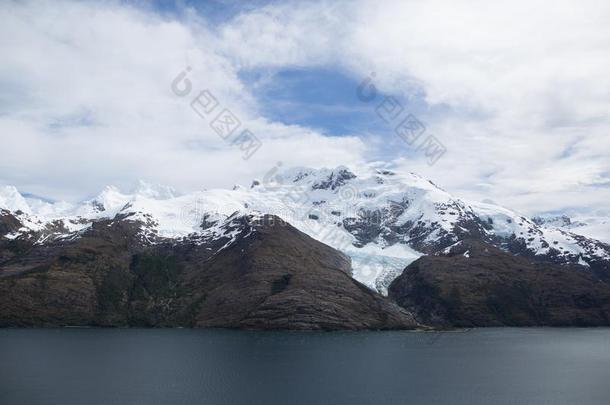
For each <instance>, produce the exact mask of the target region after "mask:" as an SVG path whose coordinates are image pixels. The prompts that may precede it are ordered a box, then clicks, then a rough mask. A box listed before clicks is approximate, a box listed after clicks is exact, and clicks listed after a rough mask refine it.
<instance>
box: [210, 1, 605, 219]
mask: <svg viewBox="0 0 610 405" xmlns="http://www.w3.org/2000/svg"><path fill="white" fill-rule="evenodd" d="M295 27H297V28H295ZM222 32H223V33H224V37H223V38H224V40H225V41H226V42H227V43H228V45H225V46H224V49H228V50H229V52H228V54H230V55H233V56H234V57H235V60H236V63H238V64H239V65H243V66H251V65H254V66H271V67H273V66H277V65H278V64H281V65H286V64H289V65H308V64H309V65H323V64H329V65H333V64H334V65H338V66H341V67H342V68H343V69H346V70H347V71H348V72H351V73H352V74H353V75H354V76H355V77H364V76H367V75H368V74H369V72H371V71H374V72H376V85H377V86H378V87H380V88H381V89H383V90H384V91H386V92H390V93H398V94H401V93H402V94H410V93H413V92H415V91H421V92H423V94H424V95H425V100H426V102H427V103H428V104H429V105H430V106H431V107H434V106H447V107H449V109H448V110H449V112H448V113H447V114H445V115H443V116H430V121H427V122H426V123H427V124H428V128H429V130H430V131H431V132H432V133H434V134H435V135H436V136H437V137H438V138H439V139H441V140H442V141H443V143H445V144H446V146H447V148H448V153H447V154H446V155H445V157H443V159H442V160H440V161H439V163H437V165H436V166H434V167H429V166H428V165H427V164H425V162H424V159H423V157H422V158H420V159H415V160H414V159H411V160H410V161H408V162H407V164H405V167H408V168H410V169H411V170H416V171H419V172H420V173H422V174H423V175H426V176H429V177H431V178H433V179H435V180H436V181H438V183H439V184H444V185H445V187H447V188H448V189H450V190H451V191H454V192H457V193H458V194H468V195H471V196H473V197H476V198H481V199H482V198H486V197H492V198H493V199H495V200H498V201H501V202H505V203H511V204H513V205H514V206H516V208H518V209H521V210H524V211H527V212H534V211H536V210H539V209H544V208H545V207H544V206H546V205H550V206H562V205H563V206H564V207H568V206H571V205H576V206H587V205H596V204H607V203H606V202H605V200H604V198H605V197H606V196H607V194H608V193H607V188H606V189H604V188H601V187H599V184H603V183H604V180H603V179H604V178H605V179H606V184H607V178H608V173H609V172H610V116H609V112H610V76H608V72H609V71H610V54H609V53H608V49H609V48H608V47H609V45H610V3H608V2H607V1H575V0H571V1H567V0H564V1H556V2H553V3H552V4H549V3H548V2H545V1H540V0H533V1H532V0H527V1H525V0H523V1H512V2H504V3H501V2H488V1H482V0H481V1H440V0H436V1H434V0H433V1H421V0H414V1H406V2H405V1H388V2H382V3H381V2H377V1H360V2H357V3H355V2H332V3H331V2H316V3H307V4H305V5H304V4H302V3H298V4H295V3H288V4H285V3H283V4H282V5H272V6H268V7H267V8H265V9H262V10H256V11H254V12H251V13H248V14H244V15H241V16H239V17H238V18H236V19H235V20H234V21H233V22H232V23H230V24H229V25H228V26H227V27H225V28H224V29H223V30H222ZM254 50H256V52H254ZM424 118H425V117H424ZM398 163H399V164H403V163H404V162H402V161H400V162H398ZM604 176H605V177H604ZM600 178H601V180H600ZM593 184H596V186H594V185H593ZM575 190H579V192H578V193H576V195H575V193H574V191H575ZM578 196H580V198H579V197H578ZM562 200H563V201H562Z"/></svg>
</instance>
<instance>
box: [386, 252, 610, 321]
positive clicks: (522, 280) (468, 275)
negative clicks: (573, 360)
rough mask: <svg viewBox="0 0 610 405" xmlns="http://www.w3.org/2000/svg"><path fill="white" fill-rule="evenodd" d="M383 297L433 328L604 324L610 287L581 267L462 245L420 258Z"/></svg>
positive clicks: (609, 306) (609, 309) (609, 314)
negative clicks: (445, 251) (442, 252)
mask: <svg viewBox="0 0 610 405" xmlns="http://www.w3.org/2000/svg"><path fill="white" fill-rule="evenodd" d="M389 297H390V298H391V299H393V300H394V301H395V302H397V303H398V304H399V305H401V306H402V307H404V308H405V309H407V310H409V311H412V312H413V313H414V314H415V316H416V318H417V319H418V320H419V321H420V322H422V323H426V324H430V325H436V326H460V327H470V326H602V325H603V326H608V325H610V285H609V284H607V283H606V282H603V281H602V280H601V279H600V278H599V277H598V276H596V274H595V272H594V271H593V270H592V269H590V268H587V267H585V266H559V265H554V264H550V263H544V262H540V261H537V260H535V259H532V258H527V257H519V256H515V255H512V254H510V253H507V252H505V251H503V250H500V249H498V248H495V247H494V246H492V245H489V244H486V243H482V242H476V241H468V242H463V243H461V244H459V245H458V246H456V247H454V248H453V249H452V250H451V251H450V252H449V253H448V254H447V255H442V256H425V257H422V258H420V259H418V260H417V261H415V262H413V263H412V264H411V265H409V266H408V267H407V268H406V269H405V270H404V272H403V273H402V275H400V276H399V277H398V278H397V279H396V280H394V282H393V283H392V284H391V285H390V287H389Z"/></svg>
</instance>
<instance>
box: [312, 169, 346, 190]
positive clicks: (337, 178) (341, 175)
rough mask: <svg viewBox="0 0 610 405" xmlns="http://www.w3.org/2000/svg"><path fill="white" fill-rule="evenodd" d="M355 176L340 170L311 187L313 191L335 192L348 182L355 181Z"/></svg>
mask: <svg viewBox="0 0 610 405" xmlns="http://www.w3.org/2000/svg"><path fill="white" fill-rule="evenodd" d="M355 178H356V175H355V174H354V173H352V172H350V171H349V170H347V169H340V170H338V171H337V172H336V173H335V172H332V173H331V174H330V175H328V177H327V178H326V179H324V180H322V181H320V182H318V183H315V184H313V185H312V189H314V190H328V189H331V190H335V189H337V188H339V187H341V186H342V185H344V184H345V183H346V182H347V181H348V180H351V179H355Z"/></svg>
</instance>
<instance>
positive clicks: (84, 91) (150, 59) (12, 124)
mask: <svg viewBox="0 0 610 405" xmlns="http://www.w3.org/2000/svg"><path fill="white" fill-rule="evenodd" d="M0 21H2V22H3V24H1V25H0V38H1V39H0V53H1V54H2V55H3V61H2V64H1V65H0V88H1V93H2V94H3V96H2V98H1V99H0V142H1V143H2V145H3V147H2V159H1V160H0V183H7V184H15V185H17V186H19V187H20V189H22V190H25V191H29V192H34V193H37V194H42V195H49V196H52V197H55V198H66V199H71V200H74V199H79V198H83V197H85V196H87V195H88V194H92V193H95V192H97V191H98V190H99V189H101V188H102V186H103V185H105V184H107V183H115V184H118V185H120V186H123V187H127V186H129V185H130V184H131V183H133V182H135V180H136V179H138V178H145V179H149V180H152V181H156V182H162V183H168V184H171V185H173V186H176V187H178V188H180V189H183V190H185V191H186V190H191V189H197V188H199V189H200V188H204V187H221V186H222V187H230V186H231V184H233V183H235V182H242V183H247V182H249V181H250V180H251V179H252V178H253V177H255V176H260V175H262V174H263V173H264V172H265V171H266V170H268V169H269V168H271V167H273V166H274V165H275V163H276V162H277V161H278V160H282V161H285V162H291V163H294V164H302V165H312V166H319V165H324V164H326V165H338V164H340V163H343V162H347V163H348V164H350V163H351V164H356V163H360V162H362V161H363V151H364V147H363V144H362V142H361V141H360V140H358V139H357V138H352V137H342V138H327V137H324V136H323V135H321V134H319V133H316V132H313V131H311V130H310V129H308V128H302V127H298V126H285V125H282V124H278V123H272V122H269V121H267V120H265V119H264V118H262V117H260V116H259V115H258V114H257V106H256V102H255V100H254V99H253V97H252V96H251V94H249V92H248V91H247V89H245V88H244V86H243V84H242V83H241V81H240V80H239V78H238V75H237V73H238V72H237V70H236V68H235V67H234V66H233V65H232V64H231V62H230V61H229V60H227V59H226V58H225V57H224V56H222V55H221V54H220V53H219V52H218V49H217V48H218V45H219V41H218V39H217V37H216V36H215V34H214V33H213V32H212V31H211V30H210V29H209V27H208V26H207V23H206V21H205V20H202V19H200V18H196V17H195V18H192V19H188V20H186V21H176V20H171V19H163V18H161V17H159V16H157V15H155V14H154V13H152V12H150V11H144V10H142V9H136V8H131V7H127V6H124V5H120V4H118V3H115V2H103V3H98V4H96V3H92V2H83V3H76V2H64V1H62V2H46V3H44V2H25V3H17V2H14V3H13V2H4V3H3V4H2V5H0ZM186 66H191V67H192V69H193V70H192V72H191V73H190V75H189V79H190V80H191V82H192V92H191V94H189V95H188V96H187V97H184V98H180V97H177V96H176V95H175V94H173V93H172V91H171V88H170V84H171V82H172V80H173V79H174V78H175V76H176V75H177V74H178V73H179V72H181V71H182V70H183V69H185V67H186ZM203 89H209V90H210V91H211V92H212V93H213V94H214V96H215V97H216V98H217V99H218V101H219V102H220V105H221V106H222V107H223V108H229V109H230V110H231V111H233V112H234V113H235V114H236V115H237V116H238V118H239V119H240V120H241V121H242V128H243V127H247V128H249V129H250V130H252V131H253V132H254V133H255V135H256V136H258V137H259V138H260V139H261V140H262V142H263V147H262V148H261V149H260V150H259V151H258V152H257V153H256V154H255V155H254V156H253V157H252V158H251V159H250V160H248V161H244V160H243V159H242V152H241V151H240V150H239V148H238V147H235V146H231V145H230V144H229V143H228V142H227V141H225V140H223V139H221V138H220V137H219V136H218V135H217V134H216V133H214V132H213V131H212V130H211V129H210V127H209V119H208V120H204V119H202V118H200V117H199V116H198V115H197V114H196V113H195V112H194V111H193V110H192V109H191V108H190V106H189V103H190V101H191V100H192V99H193V98H194V97H195V96H196V95H197V94H198V92H199V91H200V90H203ZM218 108H219V109H220V107H218ZM321 150H322V153H321Z"/></svg>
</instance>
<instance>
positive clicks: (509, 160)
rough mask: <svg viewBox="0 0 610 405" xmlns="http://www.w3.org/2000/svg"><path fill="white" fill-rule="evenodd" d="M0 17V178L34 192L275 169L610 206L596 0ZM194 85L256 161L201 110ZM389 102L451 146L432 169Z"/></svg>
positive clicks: (175, 7) (176, 5)
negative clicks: (384, 112)
mask: <svg viewBox="0 0 610 405" xmlns="http://www.w3.org/2000/svg"><path fill="white" fill-rule="evenodd" d="M0 19H1V20H2V21H3V24H2V26H0V35H1V37H2V38H11V41H4V42H0V52H2V55H3V63H2V66H1V67H0V88H1V90H2V92H1V93H0V94H2V96H1V97H0V134H1V135H0V136H2V137H3V139H2V141H3V146H4V154H3V159H2V161H0V183H2V184H13V185H16V186H17V187H18V188H19V189H21V190H23V191H25V192H29V193H33V194H36V195H44V196H49V197H50V198H54V199H67V200H78V199H82V198H83V197H85V196H88V195H91V194H95V193H96V192H97V191H99V189H101V188H102V187H103V186H104V185H106V184H117V185H118V186H125V187H128V186H129V185H130V184H133V183H134V182H136V181H137V179H139V178H142V179H145V180H149V181H151V182H157V183H166V184H169V185H172V186H175V187H176V188H178V189H179V190H183V191H191V190H194V189H200V188H204V187H205V188H211V187H231V186H232V185H233V184H234V183H241V184H249V183H250V181H251V179H252V178H254V177H260V176H261V175H263V174H264V173H265V172H266V171H267V170H269V168H271V167H273V166H274V165H275V164H276V163H277V162H278V161H282V162H284V164H285V165H286V166H288V165H295V166H296V165H302V166H312V167H331V166H337V165H347V166H349V167H352V168H354V170H355V169H356V168H358V167H361V168H362V167H365V166H367V165H371V164H374V165H377V166H379V165H382V166H386V167H391V168H393V169H395V170H408V171H413V172H417V173H419V174H421V175H422V176H424V177H426V178H430V179H431V180H433V181H434V182H435V183H436V184H439V185H440V186H442V187H443V188H445V189H446V190H448V191H450V192H452V193H454V194H456V195H458V196H461V197H465V198H472V199H478V200H483V199H490V200H493V201H495V202H496V203H499V204H502V205H505V206H508V207H512V208H515V209H517V210H521V211H523V212H524V213H537V212H541V211H553V212H561V211H568V210H585V211H586V210H595V212H599V210H602V211H603V210H604V209H607V206H608V205H607V201H608V200H609V199H610V187H608V184H610V174H609V173H610V136H609V135H608V134H610V117H609V114H608V111H610V79H609V76H608V74H607V72H608V71H610V56H609V54H608V52H607V44H608V43H609V41H610V25H609V24H608V21H609V20H610V5H609V4H608V3H607V2H600V1H595V0H586V1H584V2H582V1H578V2H576V1H571V0H561V1H558V2H555V3H554V6H553V7H552V8H549V7H548V5H547V4H546V3H545V2H544V1H542V0H531V1H525V0H523V1H516V2H510V4H499V3H498V4H493V5H491V4H490V3H488V2H480V3H478V4H473V3H472V2H470V1H442V0H431V1H421V0H410V1H406V2H402V1H401V2H398V1H396V2H394V1H388V2H383V3H380V2H374V1H369V0H355V1H342V0H338V1H285V2H279V1H253V2H240V1H228V0H224V1H220V0H217V1H192V0H191V1H189V0H184V1H174V2H172V1H153V2H147V1H141V0H130V1H118V0H107V1H93V0H89V1H85V2H77V1H70V0H59V1H57V2H34V1H23V2H3V3H2V4H0ZM186 66H190V67H191V68H192V71H191V72H190V73H189V76H188V79H189V80H190V82H191V83H192V87H193V88H192V92H191V93H190V94H189V95H188V96H186V97H181V96H177V95H176V94H174V93H173V92H172V91H171V83H172V82H173V80H174V79H175V78H176V77H177V75H179V74H180V72H183V71H184V69H185V68H186ZM372 72H374V73H375V78H374V81H373V83H374V85H375V88H376V90H377V97H376V98H375V100H373V101H371V102H363V101H361V100H360V99H359V98H358V97H357V96H356V90H357V88H358V86H359V84H360V83H361V82H362V80H364V79H366V78H367V77H369V76H370V75H371V73H372ZM204 89H206V90H208V91H210V92H211V94H213V95H214V97H215V98H216V99H217V100H218V101H219V103H220V104H221V105H222V108H225V109H228V110H230V111H232V112H233V113H234V114H235V116H236V117H238V118H239V121H240V123H241V125H242V129H244V128H246V129H248V130H250V131H251V132H252V133H253V134H255V135H256V136H257V137H258V138H259V139H260V141H261V142H262V145H263V147H262V148H261V149H260V151H257V152H256V154H255V155H253V156H252V157H251V158H249V159H243V157H242V154H241V153H240V151H239V149H236V148H235V146H232V145H231V143H230V142H227V141H226V140H224V139H222V137H219V136H218V134H216V133H215V132H214V131H213V129H212V127H211V126H210V122H209V121H205V120H202V118H201V117H199V116H198V115H197V114H195V113H194V112H193V110H192V108H191V107H190V106H189V104H190V102H191V101H192V99H193V97H195V95H196V94H197V93H198V92H199V91H201V90H204ZM387 97H392V98H395V99H396V100H397V101H398V102H400V104H401V105H402V106H403V107H404V111H403V115H402V116H401V117H404V115H406V114H413V115H414V116H415V117H417V119H419V120H420V121H421V122H422V123H423V124H424V125H425V128H426V132H425V135H426V137H427V136H430V135H432V136H434V137H436V139H437V140H438V141H440V142H442V144H443V145H444V147H445V148H446V153H445V154H444V155H442V157H441V158H440V159H439V160H438V161H436V163H435V164H433V165H431V164H429V163H430V162H429V161H428V159H427V157H426V156H425V154H424V153H422V151H421V150H420V151H418V150H417V147H416V146H413V145H412V146H409V145H407V144H406V143H405V142H403V140H401V139H400V138H399V137H398V136H397V135H396V133H395V132H394V128H395V127H396V124H397V122H396V121H393V122H386V121H384V120H383V119H382V118H380V116H379V115H378V114H377V112H376V108H377V107H378V106H379V104H380V103H381V102H382V101H383V100H385V99H386V98H387ZM421 139H424V138H421Z"/></svg>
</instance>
